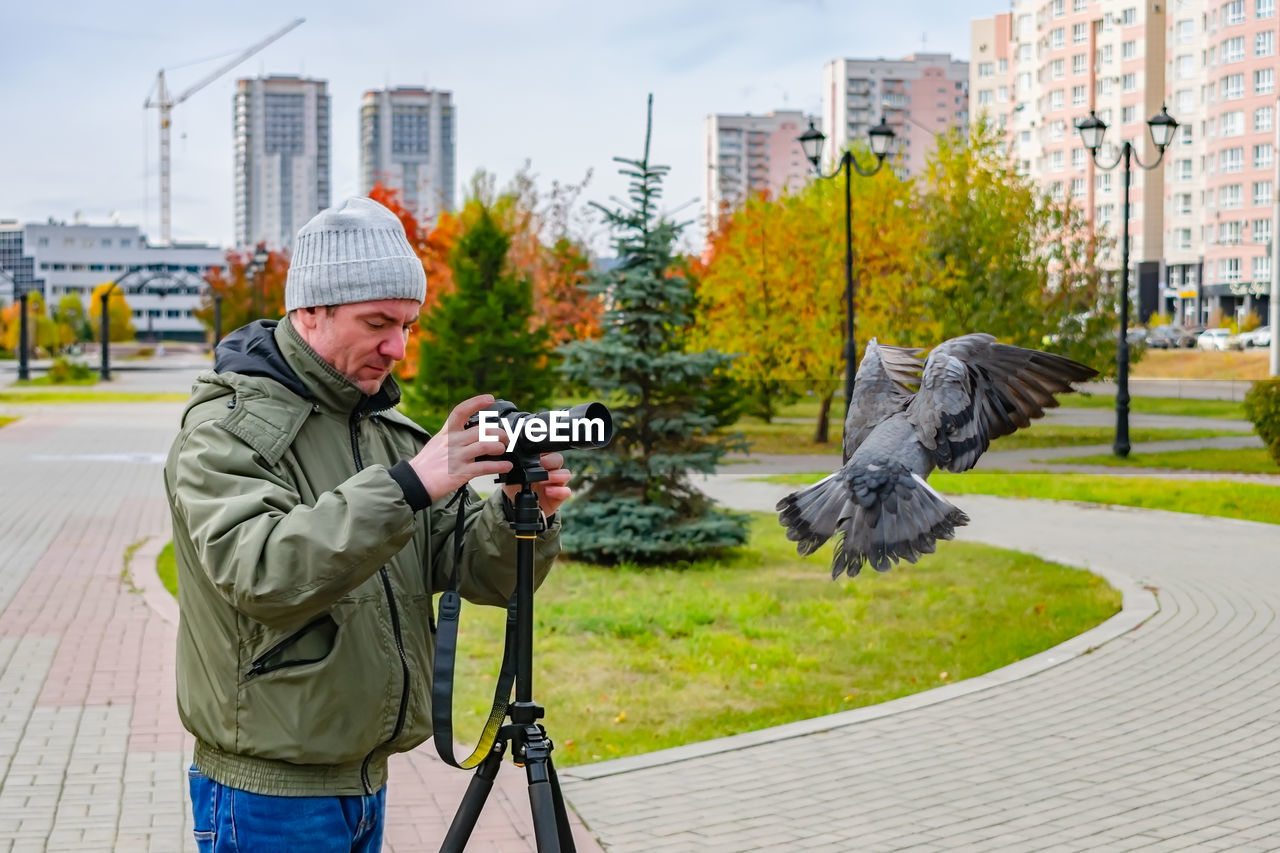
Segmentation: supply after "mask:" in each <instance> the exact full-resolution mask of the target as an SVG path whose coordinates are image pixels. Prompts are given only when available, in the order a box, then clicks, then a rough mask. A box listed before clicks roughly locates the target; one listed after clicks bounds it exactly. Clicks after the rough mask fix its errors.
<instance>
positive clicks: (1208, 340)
mask: <svg viewBox="0 0 1280 853" xmlns="http://www.w3.org/2000/svg"><path fill="white" fill-rule="evenodd" d="M1230 338H1231V330H1230V329H1205V330H1204V331H1203V332H1201V333H1200V337H1199V338H1197V339H1196V348H1197V349H1202V350H1219V351H1221V350H1225V349H1227V341H1228V340H1229V339H1230Z"/></svg>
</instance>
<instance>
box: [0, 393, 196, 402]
mask: <svg viewBox="0 0 1280 853" xmlns="http://www.w3.org/2000/svg"><path fill="white" fill-rule="evenodd" d="M190 397H191V395H190V394H180V393H176V392H167V391H52V390H50V391H46V390H40V391H0V403H18V404H21V403H182V402H185V401H186V400H188V399H190Z"/></svg>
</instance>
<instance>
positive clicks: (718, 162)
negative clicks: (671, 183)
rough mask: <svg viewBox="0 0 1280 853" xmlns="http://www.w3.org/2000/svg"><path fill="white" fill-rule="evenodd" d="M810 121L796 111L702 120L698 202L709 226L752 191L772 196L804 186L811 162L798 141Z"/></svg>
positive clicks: (807, 117)
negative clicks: (702, 204)
mask: <svg viewBox="0 0 1280 853" xmlns="http://www.w3.org/2000/svg"><path fill="white" fill-rule="evenodd" d="M810 121H816V119H815V118H814V117H813V116H806V115H805V114H804V113H803V112H800V111H799V110H777V111H775V112H771V113H767V114H766V115H760V116H755V115H711V116H707V120H706V124H705V125H704V127H705V132H704V133H703V146H704V147H703V153H704V160H705V164H706V170H705V171H706V178H705V180H706V184H705V187H706V189H705V193H704V195H703V198H704V199H705V201H706V216H707V222H708V227H710V228H714V227H715V224H716V222H717V221H718V220H719V218H720V214H721V211H723V210H724V209H725V208H733V207H736V206H737V205H739V204H741V203H742V202H743V201H745V200H746V199H747V197H748V196H750V195H751V194H752V193H760V192H767V193H768V194H769V195H770V196H772V197H775V198H776V197H777V196H779V195H781V194H782V193H783V192H785V191H786V190H787V189H795V188H796V187H799V186H801V185H803V184H804V182H805V179H806V178H805V175H806V173H807V171H808V170H809V168H810V164H809V161H808V160H807V159H805V156H804V149H803V148H801V147H800V142H799V139H800V134H802V133H804V131H805V129H806V128H808V126H809V122H810Z"/></svg>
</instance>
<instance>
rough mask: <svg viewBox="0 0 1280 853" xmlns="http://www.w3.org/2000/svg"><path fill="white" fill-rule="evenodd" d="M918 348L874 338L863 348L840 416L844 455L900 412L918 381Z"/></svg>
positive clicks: (919, 366)
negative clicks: (844, 411) (847, 403)
mask: <svg viewBox="0 0 1280 853" xmlns="http://www.w3.org/2000/svg"><path fill="white" fill-rule="evenodd" d="M920 352H921V350H919V349H912V348H908V347H894V346H888V345H886V344H881V343H879V342H877V341H876V339H875V338H872V339H871V340H869V341H867V349H866V351H865V352H864V353H863V356H862V361H861V362H860V363H859V364H858V373H857V376H855V377H854V383H853V399H852V400H851V401H850V406H849V411H848V413H847V414H846V415H845V419H844V443H843V450H844V458H845V459H848V458H849V457H850V456H852V455H853V451H855V450H857V449H858V446H859V445H861V444H862V442H863V441H864V440H865V439H866V437H867V436H868V435H870V434H871V430H873V429H875V426H876V424H878V423H880V422H881V421H883V420H884V419H885V418H887V417H889V416H890V415H892V414H894V413H895V412H900V411H902V410H903V408H904V407H905V406H906V404H907V402H908V401H909V400H910V399H911V393H912V391H914V390H915V386H916V385H918V384H919V382H920V371H921V370H922V369H923V368H924V361H922V360H921V359H920V355H919V354H920Z"/></svg>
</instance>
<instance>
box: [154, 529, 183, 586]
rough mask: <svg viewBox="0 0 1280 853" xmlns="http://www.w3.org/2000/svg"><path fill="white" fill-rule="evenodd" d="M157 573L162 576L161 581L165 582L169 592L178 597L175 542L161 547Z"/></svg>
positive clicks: (157, 559) (157, 560)
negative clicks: (174, 552)
mask: <svg viewBox="0 0 1280 853" xmlns="http://www.w3.org/2000/svg"><path fill="white" fill-rule="evenodd" d="M156 574H158V575H159V576H160V582H161V583H162V584H164V588H165V589H167V590H169V594H170V595H172V596H173V597H174V598H177V597H178V563H177V559H176V558H175V557H174V556H173V543H172V542H170V543H168V544H167V545H165V546H164V548H163V549H161V551H160V554H159V555H158V556H157V557H156Z"/></svg>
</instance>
